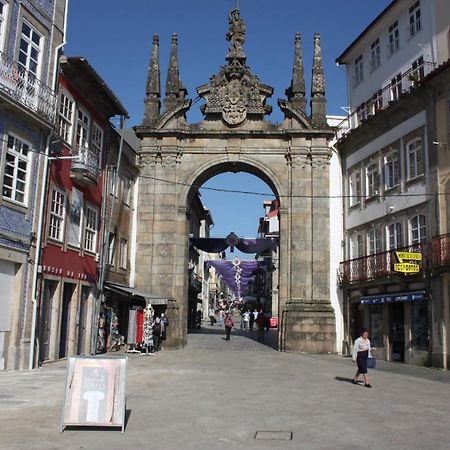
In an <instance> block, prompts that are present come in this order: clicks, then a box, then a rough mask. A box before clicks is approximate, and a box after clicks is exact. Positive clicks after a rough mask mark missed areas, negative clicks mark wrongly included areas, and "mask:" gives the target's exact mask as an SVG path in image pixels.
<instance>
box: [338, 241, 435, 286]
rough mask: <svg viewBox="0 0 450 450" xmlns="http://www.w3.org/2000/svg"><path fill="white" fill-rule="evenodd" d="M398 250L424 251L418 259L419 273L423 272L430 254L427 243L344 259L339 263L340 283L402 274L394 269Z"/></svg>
mask: <svg viewBox="0 0 450 450" xmlns="http://www.w3.org/2000/svg"><path fill="white" fill-rule="evenodd" d="M396 251H402V252H420V253H422V261H417V262H418V264H419V271H420V272H419V273H422V271H423V269H424V267H425V262H426V260H427V255H428V245H427V244H425V243H422V244H417V245H411V246H409V247H403V248H397V249H395V250H389V251H387V252H382V253H375V254H374V255H368V256H362V257H360V258H355V259H350V260H348V261H343V262H341V263H340V265H339V273H338V279H339V284H340V285H343V284H350V283H355V282H362V281H370V280H379V279H384V278H392V277H398V276H400V275H402V274H400V273H398V272H395V271H394V264H395V263H397V262H398V259H397V256H396V254H395V252H396ZM415 262H416V261H415Z"/></svg>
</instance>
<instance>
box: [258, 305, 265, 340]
mask: <svg viewBox="0 0 450 450" xmlns="http://www.w3.org/2000/svg"><path fill="white" fill-rule="evenodd" d="M256 326H257V327H258V342H264V328H265V326H266V318H265V317H264V313H263V311H262V310H261V311H259V313H258V316H257V317H256Z"/></svg>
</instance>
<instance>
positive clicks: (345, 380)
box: [334, 377, 353, 383]
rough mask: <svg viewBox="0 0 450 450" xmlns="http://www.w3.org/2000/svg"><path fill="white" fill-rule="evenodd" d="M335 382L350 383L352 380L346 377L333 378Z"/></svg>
mask: <svg viewBox="0 0 450 450" xmlns="http://www.w3.org/2000/svg"><path fill="white" fill-rule="evenodd" d="M334 379H335V380H336V381H343V382H345V383H351V382H352V381H353V378H346V377H334Z"/></svg>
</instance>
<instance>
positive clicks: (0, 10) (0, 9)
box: [0, 0, 8, 51]
mask: <svg viewBox="0 0 450 450" xmlns="http://www.w3.org/2000/svg"><path fill="white" fill-rule="evenodd" d="M7 12H8V4H7V3H5V2H4V1H3V0H0V51H3V44H4V40H5V27H6V15H7Z"/></svg>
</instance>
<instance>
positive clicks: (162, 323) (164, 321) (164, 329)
mask: <svg viewBox="0 0 450 450" xmlns="http://www.w3.org/2000/svg"><path fill="white" fill-rule="evenodd" d="M160 326H161V334H160V336H161V337H160V339H159V350H161V345H162V341H165V340H166V339H167V327H168V326H169V319H168V318H167V317H166V315H165V314H164V313H161V319H160Z"/></svg>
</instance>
